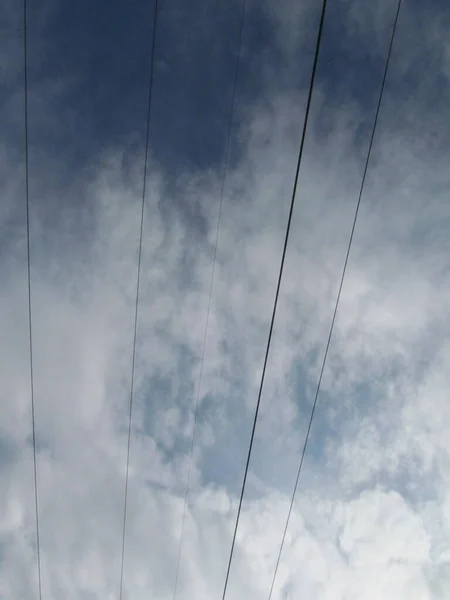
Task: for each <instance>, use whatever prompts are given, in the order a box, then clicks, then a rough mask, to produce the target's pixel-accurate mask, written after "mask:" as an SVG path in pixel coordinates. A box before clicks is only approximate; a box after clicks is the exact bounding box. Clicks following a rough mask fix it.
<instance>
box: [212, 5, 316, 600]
mask: <svg viewBox="0 0 450 600" xmlns="http://www.w3.org/2000/svg"><path fill="white" fill-rule="evenodd" d="M326 6H327V0H323V4H322V12H321V15H320V22H319V29H318V33H317V42H316V50H315V54H314V61H313V66H312V71H311V80H310V84H309V91H308V100H307V102H306V110H305V119H304V122H303V130H302V137H301V142H300V149H299V154H298V161H297V169H296V172H295V178H294V186H293V190H292V198H291V204H290V209H289V217H288V221H287V226H286V236H285V239H284V247H283V253H282V257H281V264H280V271H279V275H278V283H277V289H276V292H275V300H274V304H273V311H272V319H271V322H270V328H269V336H268V339H267V346H266V354H265V357H264V364H263V369H262V374H261V382H260V386H259V392H258V400H257V402H256V408H255V416H254V419H253V428H252V433H251V436H250V445H249V448H248V455H247V462H246V465H245V471H244V479H243V482H242V488H241V495H240V499H239V507H238V511H237V515H236V523H235V526H234V533H233V541H232V543H231V550H230V556H229V559H228V567H227V574H226V577H225V584H224V588H223V594H222V600H225V595H226V592H227V587H228V579H229V576H230V569H231V561H232V559H233V552H234V546H235V543H236V534H237V529H238V526H239V519H240V515H241V509H242V501H243V498H244V492H245V485H246V482H247V474H248V468H249V464H250V457H251V453H252V448H253V440H254V437H255V430H256V423H257V420H258V413H259V406H260V404H261V395H262V390H263V386H264V378H265V374H266V368H267V360H268V357H269V350H270V343H271V341H272V333H273V327H274V323H275V315H276V311H277V305H278V297H279V294H280V287H281V279H282V276H283V270H284V262H285V258H286V250H287V245H288V240H289V233H290V229H291V222H292V213H293V211H294V203H295V195H296V192H297V184H298V178H299V173H300V165H301V162H302V157H303V148H304V145H305V138H306V128H307V126H308V119H309V112H310V109H311V100H312V94H313V89H314V82H315V78H316V71H317V63H318V59H319V51H320V45H321V41H322V31H323V24H324V20H325V11H326Z"/></svg>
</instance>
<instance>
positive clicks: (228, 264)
mask: <svg viewBox="0 0 450 600" xmlns="http://www.w3.org/2000/svg"><path fill="white" fill-rule="evenodd" d="M343 7H344V9H345V5H344V4H343ZM385 8H386V6H385V5H383V4H381V3H379V4H377V7H375V8H374V10H375V11H377V14H378V15H379V18H377V20H376V21H370V19H368V17H367V15H369V16H370V14H371V11H367V15H366V14H365V13H363V12H362V11H361V13H358V15H357V16H358V20H357V26H356V25H355V27H356V29H352V30H351V31H350V34H351V35H353V34H355V35H358V36H360V35H361V32H363V31H365V32H369V30H372V25H373V24H374V23H375V25H374V27H373V28H374V29H377V31H378V33H379V32H380V31H382V32H383V36H382V37H383V39H384V38H385V37H386V35H385V33H386V32H385V29H384V27H385V25H382V23H383V18H384V17H382V15H383V14H384V10H385ZM344 9H343V10H344ZM305 10H306V9H305ZM353 10H354V9H353ZM408 10H410V9H408ZM283 11H284V8H283V9H280V13H279V14H278V17H277V19H278V20H277V21H276V22H277V27H279V28H280V31H281V32H282V31H284V30H285V29H286V28H288V27H289V26H290V24H291V23H290V21H289V20H288V19H286V15H287V14H288V13H287V12H286V13H285V12H283ZM344 12H345V11H344ZM352 14H353V13H352ZM408 14H410V13H408ZM411 14H412V13H411ZM307 15H309V17H308V18H310V16H311V13H310V12H307ZM366 17H367V18H366ZM408 18H409V17H408ZM433 19H434V17H433ZM306 22H308V19H306ZM433 23H434V21H433ZM377 24H378V25H377ZM369 33H370V32H369ZM372 33H373V32H372ZM377 35H378V34H377ZM433 35H434V34H433ZM430 36H431V37H430V39H433V40H434V41H433V44H434V46H433V48H434V51H435V52H438V50H437V48H440V49H443V48H444V46H445V44H444V42H443V41H442V40H443V36H442V35H438V36H436V35H434V37H433V36H432V35H431V32H430ZM278 39H279V43H280V44H282V42H283V36H281V35H280V36H279V37H278ZM358 39H359V38H358ZM369 39H372V38H369ZM428 43H429V38H428V37H427V38H426V40H425V42H424V44H425V45H427V44H428ZM430 43H431V42H430ZM294 46H295V39H294V38H292V36H291V37H288V38H287V40H286V47H284V48H281V50H282V51H284V52H286V56H287V57H289V56H290V53H294V52H295V51H296V48H294ZM408 47H409V46H408V44H407V42H406V41H405V38H404V37H400V38H399V44H398V47H397V50H396V52H397V55H398V56H403V54H404V53H405V52H406V50H407V49H408ZM427 48H428V46H427ZM398 60H400V62H401V59H400V58H399V59H398ZM444 71H445V69H444V67H443V66H442V72H444ZM349 72H351V67H349ZM402 73H404V70H403V71H402V70H397V69H396V68H395V66H394V70H393V74H394V77H400V75H402ZM392 85H393V87H392V89H391V90H390V91H388V97H389V99H391V98H392V97H395V94H394V91H393V90H395V89H396V85H394V84H392ZM35 93H36V90H35ZM268 96H269V100H270V101H269V102H267V103H266V104H264V105H263V104H261V105H260V106H259V107H258V106H257V107H256V108H253V109H252V110H250V109H249V111H248V117H249V123H248V126H246V127H243V129H242V131H241V137H240V144H241V148H240V151H241V158H240V161H239V163H238V164H237V165H236V167H235V168H232V169H230V174H229V180H228V183H227V188H226V197H225V200H224V206H223V214H222V221H221V231H220V239H219V248H218V254H217V265H216V274H215V281H214V288H213V301H212V309H211V318H210V327H209V331H208V338H207V347H206V354H205V363H204V374H203V381H202V388H201V393H200V411H199V422H198V436H197V439H196V446H195V453H194V463H193V474H192V481H191V484H192V491H191V495H190V498H189V505H188V511H187V518H186V526H185V531H184V536H185V537H184V540H183V547H182V560H181V566H180V579H179V589H178V592H179V594H178V597H179V598H184V599H186V600H188V599H189V598H198V599H202V598H211V597H215V596H216V595H218V596H220V594H221V591H222V586H223V582H224V577H225V571H226V566H227V559H228V552H229V548H230V542H231V537H232V533H233V526H234V519H235V514H236V513H235V511H236V508H237V501H238V492H239V486H240V483H241V480H242V475H243V468H244V460H245V454H246V451H247V447H248V438H249V433H250V427H251V420H252V416H253V410H254V406H255V401H256V395H257V391H258V389H257V388H258V383H259V377H260V374H261V367H262V360H263V356H264V350H265V342H266V339H267V333H268V325H269V319H270V310H271V306H272V302H273V298H274V293H275V284H276V277H277V271H278V267H279V259H280V254H281V249H282V244H283V235H284V227H285V225H286V219H287V212H288V203H289V199H290V192H291V185H292V176H293V172H294V169H295V160H296V152H297V149H298V139H299V132H300V129H301V125H302V110H301V109H300V108H299V107H301V106H302V102H303V101H304V97H303V94H301V93H299V92H298V91H297V92H295V91H289V92H285V93H284V94H283V95H278V94H274V95H273V96H271V95H270V94H268ZM400 96H401V94H400ZM316 98H317V104H315V108H314V122H313V125H314V127H312V129H311V130H310V133H309V135H308V140H307V152H306V155H305V162H304V165H303V167H302V172H301V177H300V185H299V191H298V197H297V205H296V210H295V214H294V221H293V228H292V233H291V239H290V245H289V252H288V257H287V262H286V271H285V276H284V281H283V285H282V294H281V296H280V305H279V311H278V315H277V319H276V326H275V332H274V338H273V347H272V350H271V355H270V360H269V365H268V371H267V381H266V386H265V389H264V393H263V398H262V405H261V414H260V420H259V423H258V428H257V432H256V439H255V447H254V454H253V457H252V462H251V469H250V471H251V472H250V476H249V489H248V493H247V495H246V496H245V498H244V504H243V512H242V519H241V524H240V528H239V530H238V539H237V545H236V552H235V559H234V561H233V564H232V568H231V577H230V584H229V592H228V595H227V598H230V599H233V598H236V599H238V598H239V599H240V598H242V597H245V598H250V599H252V598H257V597H258V598H259V597H261V595H263V596H264V595H265V594H267V592H268V590H269V587H270V583H271V578H272V573H273V568H274V565H275V561H276V556H277V550H278V547H279V543H280V541H281V534H282V531H283V527H284V522H285V518H286V514H287V510H288V507H289V499H290V491H291V489H292V484H293V482H294V479H295V474H296V469H297V465H298V459H299V454H300V451H301V448H302V445H303V440H304V434H305V431H306V425H307V418H308V416H309V410H310V407H311V402H312V398H313V395H314V391H315V384H316V381H317V374H318V368H319V366H320V362H321V359H322V355H323V351H324V347H325V342H326V335H327V332H328V327H329V325H330V320H331V316H332V311H333V305H334V299H335V294H336V292H337V285H338V282H339V276H340V269H341V268H342V262H343V258H344V256H345V249H346V243H347V240H348V235H349V231H350V219H351V216H352V211H353V210H354V208H355V203H356V198H357V193H358V189H359V183H360V177H361V172H362V160H363V156H364V151H365V144H366V143H367V138H365V139H366V142H365V143H362V142H357V139H359V138H358V135H359V134H358V132H359V131H360V128H361V126H362V125H364V123H365V122H366V120H367V115H366V113H365V111H364V109H363V108H362V107H361V106H359V105H358V103H357V102H356V101H355V103H354V107H351V108H349V106H348V105H343V106H340V105H339V103H338V102H337V101H336V102H334V101H333V102H332V111H331V114H332V117H333V118H332V119H330V117H329V116H328V113H327V110H329V108H328V107H329V102H330V99H329V96H328V93H327V91H326V89H325V88H323V89H319V93H318V94H317V96H316ZM421 106H422V107H423V106H425V107H426V109H427V110H428V111H429V112H428V113H427V114H429V115H430V123H431V124H430V127H429V130H427V129H426V128H425V133H423V130H422V132H421V131H420V130H419V129H418V128H417V127H416V125H414V124H413V125H411V120H410V119H411V115H414V114H418V113H419V112H420V108H421ZM388 107H389V105H388ZM408 108H409V112H408V115H406V116H405V118H404V119H403V118H399V117H398V113H397V104H396V102H395V101H394V102H393V104H392V105H390V108H386V109H385V112H384V121H381V122H380V130H379V134H378V137H377V141H376V147H375V149H374V160H373V163H372V166H371V170H370V173H369V179H368V182H367V189H366V193H365V196H364V198H363V205H362V210H361V215H360V220H359V222H358V226H357V234H356V237H355V244H354V248H353V251H352V254H351V258H350V263H349V269H348V273H347V278H346V282H345V287H344V291H343V295H342V301H341V306H340V310H339V313H338V319H337V322H336V328H335V335H334V338H333V341H332V346H331V349H330V356H329V362H328V366H327V369H326V373H325V378H324V381H323V391H322V394H321V396H320V398H319V404H318V409H317V414H316V420H315V422H314V424H313V431H312V438H311V443H310V446H309V449H308V452H307V456H306V460H305V464H304V472H303V473H302V477H301V479H300V483H299V490H298V498H297V500H296V503H295V506H294V511H293V513H292V519H291V523H290V527H289V530H288V535H287V538H286V545H285V549H284V552H283V555H282V558H281V562H280V568H279V573H278V577H277V580H276V583H275V589H274V592H275V593H274V596H273V598H274V600H275V598H280V599H281V598H296V597H298V596H300V595H302V594H303V595H306V596H308V597H310V598H313V599H316V598H317V599H330V600H331V599H332V600H340V599H342V600H343V599H344V598H345V599H346V600H353V599H355V600H356V599H358V600H360V599H367V600H372V599H374V598H380V597H382V598H386V599H389V598H395V599H396V600H398V599H399V598H417V599H420V600H424V599H433V600H435V599H437V600H440V599H441V598H446V597H448V592H447V588H448V581H447V580H446V573H447V570H448V561H449V554H448V546H449V541H450V509H449V506H450V499H449V494H448V492H447V488H448V483H449V480H450V465H449V444H448V442H447V437H448V436H447V431H448V428H449V426H450V414H449V410H448V408H447V405H448V392H447V389H448V387H449V381H448V375H447V368H446V365H447V363H448V356H449V348H450V346H449V342H448V339H449V332H448V327H447V322H448V318H447V317H448V297H449V290H450V285H449V281H448V268H447V262H448V241H447V238H448V236H447V225H448V219H449V212H448V208H447V202H446V198H447V188H448V183H449V182H448V175H447V171H446V170H444V169H443V168H442V166H441V165H442V164H445V160H444V158H445V157H446V156H447V154H448V145H447V142H448V134H447V125H446V123H445V122H444V121H442V117H443V115H442V112H440V108H439V107H437V108H436V109H435V110H434V111H432V110H431V109H429V107H428V104H427V103H426V102H425V101H424V97H423V96H421V95H420V94H419V96H418V99H417V100H416V103H415V104H414V101H411V103H410V105H409V106H408ZM327 119H330V120H331V121H332V123H333V124H332V126H331V128H330V131H329V132H328V133H327V136H326V137H325V138H324V136H323V134H322V133H321V129H320V125H321V123H323V120H327ZM440 119H441V121H440ZM436 123H441V127H440V128H436ZM419 134H420V135H419ZM363 137H364V136H363ZM8 143H9V142H8V140H5V141H4V143H3V148H2V151H1V153H0V157H1V159H0V169H1V175H2V180H3V181H4V186H3V189H4V193H3V195H2V203H1V207H2V208H1V212H0V226H1V229H2V232H5V235H3V233H2V241H1V242H0V243H1V246H0V248H1V260H0V277H1V281H2V285H1V287H0V306H1V310H0V380H1V382H2V385H1V390H0V483H1V485H0V596H1V597H5V598H11V599H12V600H14V599H15V598H21V599H22V598H24V599H27V598H32V597H35V595H36V590H37V587H36V586H37V581H36V553H35V542H34V539H35V538H34V535H35V522H34V496H33V465H32V453H31V444H30V441H31V438H30V434H31V429H30V426H31V420H30V389H29V371H28V369H29V363H28V360H29V359H28V320H27V318H28V314H27V287H26V262H25V261H26V248H25V230H24V216H25V215H24V204H23V174H22V172H21V169H22V166H23V165H22V164H21V163H20V162H18V161H17V160H16V157H15V155H14V154H11V153H10V152H9V145H8ZM33 148H34V150H33V151H34V152H35V151H36V147H35V146H33ZM445 151H447V154H445ZM49 152H50V151H49V149H48V148H46V149H45V152H43V155H42V157H40V158H39V167H40V169H41V170H42V173H41V171H40V170H38V169H37V168H36V165H37V163H36V162H35V163H33V164H34V167H33V169H32V170H31V177H32V180H31V183H32V185H31V188H30V190H31V196H30V199H31V206H32V212H31V218H32V229H31V235H32V286H33V288H32V293H33V295H32V298H33V341H34V356H35V365H34V366H35V402H36V427H37V441H38V483H39V509H40V512H39V514H40V524H41V552H42V575H43V597H44V598H46V597H53V598H60V597H61V598H62V597H64V598H86V599H93V598H100V597H102V598H113V597H114V598H116V597H117V593H118V586H119V568H120V551H121V535H122V516H123V512H122V511H123V493H124V474H125V466H126V465H125V461H126V444H127V417H128V401H129V393H130V375H131V351H132V343H133V317H134V312H133V311H134V294H135V284H136V259H137V243H138V235H139V215H140V210H139V209H140V193H141V183H142V182H141V175H142V156H138V155H135V154H131V153H129V152H127V150H126V149H120V150H116V149H111V150H110V151H107V152H106V153H105V155H104V156H103V157H99V158H98V163H97V165H96V166H95V167H93V168H92V169H91V170H90V172H89V173H72V174H71V177H72V179H70V180H68V181H62V180H61V179H60V178H58V177H56V176H54V175H52V174H51V173H50V171H51V168H52V165H55V164H58V161H59V160H60V159H59V158H58V160H56V158H55V162H51V161H48V153H49ZM125 159H126V160H125ZM130 165H131V166H130ZM150 167H151V168H150V170H149V172H150V177H149V182H148V188H147V189H148V195H147V200H146V212H145V228H144V247H143V260H142V280H141V284H142V285H141V296H140V310H139V320H138V324H139V327H138V355H137V363H136V364H137V369H136V380H135V392H136V395H135V399H134V408H133V437H132V445H131V462H130V487H129V506H128V523H127V537H126V554H125V573H124V589H125V594H124V598H138V599H139V598H141V597H142V598H144V597H145V598H147V597H148V596H149V595H151V596H153V597H156V598H160V599H161V600H162V599H165V598H171V597H172V594H173V583H174V577H175V568H176V560H177V553H178V542H179V535H180V527H181V518H182V511H183V500H184V486H185V481H186V476H187V470H188V461H189V455H188V453H189V446H190V434H191V431H192V429H191V428H192V425H193V408H194V404H195V399H196V389H197V388H196V386H197V378H198V369H199V361H200V356H201V350H202V342H203V332H204V323H205V318H206V307H207V301H208V292H209V278H210V273H211V260H212V255H213V244H214V236H215V219H216V217H217V206H218V204H217V202H218V192H219V189H220V181H219V176H218V174H217V173H216V172H214V171H211V172H209V173H206V174H204V173H200V174H198V173H194V174H186V173H184V174H183V175H182V176H180V180H184V181H185V182H186V183H187V186H188V188H187V189H188V196H189V198H190V201H191V202H192V205H194V204H195V206H196V210H198V212H199V214H200V215H201V222H202V224H203V226H204V231H201V230H200V228H196V227H195V225H194V222H193V220H192V221H190V220H189V219H188V218H187V217H186V214H185V213H183V211H181V210H178V209H177V207H176V204H175V203H174V202H173V199H172V198H171V192H170V191H169V189H170V187H169V186H168V185H167V183H168V182H167V181H166V179H165V174H164V173H163V172H162V170H161V168H160V167H158V165H157V164H156V163H155V162H152V163H151V165H150ZM162 205H164V206H170V208H169V209H167V210H166V212H165V211H164V210H162V209H161V206H162ZM447 579H448V578H447ZM446 594H447V595H446Z"/></svg>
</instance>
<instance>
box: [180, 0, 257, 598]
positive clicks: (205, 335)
mask: <svg viewBox="0 0 450 600" xmlns="http://www.w3.org/2000/svg"><path fill="white" fill-rule="evenodd" d="M246 4H247V1H246V0H243V2H242V14H241V20H240V26H239V39H238V49H237V58H236V65H235V70H234V82H233V94H232V98H231V110H230V118H229V123H228V136H227V141H226V146H225V157H224V167H223V173H222V186H221V190H220V201H219V212H218V217H217V228H216V239H215V243H214V255H213V263H212V269H211V282H210V286H209V299H208V308H207V311H206V323H205V331H204V336H203V348H202V356H201V360H200V373H199V378H198V383H197V398H196V402H195V410H194V425H193V429H192V439H191V448H190V454H189V469H188V477H187V484H186V492H185V496H184V508H183V518H182V522H181V536H180V544H179V546H178V558H177V569H176V574H175V587H174V592H173V599H174V600H175V597H176V593H177V587H178V576H179V570H180V561H181V547H182V540H183V533H184V524H185V520H186V511H187V501H188V496H189V487H190V481H191V471H192V458H193V452H194V441H195V433H196V426H197V416H198V407H199V402H200V391H201V383H202V376H203V363H204V358H205V348H206V338H207V334H208V325H209V315H210V312H211V299H212V290H213V282H214V272H215V267H216V257H217V246H218V243H219V230H220V217H221V215H222V204H223V195H224V190H225V180H226V177H227V171H228V157H229V153H230V141H231V130H232V127H233V121H234V108H235V98H236V88H237V82H238V76H239V62H240V56H241V46H242V32H243V29H244V20H245V9H246Z"/></svg>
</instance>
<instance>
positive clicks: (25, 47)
mask: <svg viewBox="0 0 450 600" xmlns="http://www.w3.org/2000/svg"><path fill="white" fill-rule="evenodd" d="M27 21H28V18H27V0H24V1H23V55H24V125H25V199H26V227H27V279H28V328H29V332H30V333H29V337H28V342H29V354H30V392H31V426H32V429H33V467H34V508H35V516H36V553H37V570H38V588H39V600H42V578H41V545H40V536H39V502H38V485H37V461H36V419H35V411H34V373H33V334H32V329H33V328H32V312H31V259H30V194H29V160H28V42H27V37H28V33H27Z"/></svg>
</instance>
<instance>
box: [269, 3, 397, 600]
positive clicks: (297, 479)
mask: <svg viewBox="0 0 450 600" xmlns="http://www.w3.org/2000/svg"><path fill="white" fill-rule="evenodd" d="M401 3H402V0H399V2H398V5H397V13H396V15H395V19H394V26H393V29H392V35H391V41H390V44H389V50H388V54H387V59H386V66H385V69H384V75H383V80H382V83H381V88H380V94H379V97H378V104H377V109H376V111H375V118H374V121H373V127H372V135H371V137H370V142H369V148H368V151H367V158H366V163H365V166H364V171H363V176H362V180H361V187H360V190H359V195H358V202H357V204H356V210H355V216H354V218H353V224H352V229H351V233H350V238H349V242H348V248H347V254H346V256H345V261H344V267H343V269H342V275H341V281H340V284H339V291H338V295H337V298H336V304H335V307H334V312H333V318H332V320H331V326H330V331H329V334H328V340H327V345H326V348H325V354H324V357H323V361H322V367H321V370H320V375H319V381H318V383H317V388H316V393H315V396H314V402H313V406H312V410H311V416H310V419H309V423H308V429H307V432H306V438H305V443H304V445H303V450H302V454H301V458H300V465H299V468H298V471H297V477H296V480H295V485H294V491H293V493H292V498H291V503H290V506H289V511H288V516H287V519H286V524H285V527H284V532H283V537H282V539H281V545H280V550H279V552H278V558H277V562H276V566H275V572H274V574H273V578H272V585H271V586H270V593H269V599H268V600H271V598H272V593H273V588H274V584H275V578H276V575H277V572H278V566H279V564H280V558H281V553H282V551H283V547H284V542H285V539H286V533H287V529H288V525H289V520H290V518H291V513H292V508H293V505H294V500H295V494H296V492H297V487H298V481H299V478H300V473H301V470H302V466H303V460H304V458H305V452H306V448H307V445H308V440H309V434H310V431H311V425H312V421H313V418H314V413H315V410H316V406H317V398H318V396H319V392H320V386H321V384H322V377H323V372H324V369H325V364H326V361H327V356H328V350H329V348H330V342H331V337H332V334H333V329H334V323H335V321H336V315H337V311H338V307H339V301H340V299H341V292H342V286H343V284H344V279H345V273H346V271H347V264H348V258H349V255H350V250H351V246H352V242H353V236H354V233H355V227H356V221H357V219H358V213H359V207H360V205H361V198H362V194H363V190H364V185H365V182H366V175H367V169H368V166H369V160H370V155H371V153H372V146H373V140H374V137H375V130H376V127H377V123H378V115H379V113H380V107H381V100H382V98H383V92H384V87H385V83H386V77H387V72H388V68H389V61H390V58H391V53H392V46H393V43H394V37H395V31H396V29H397V23H398V16H399V14H400V7H401Z"/></svg>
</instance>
